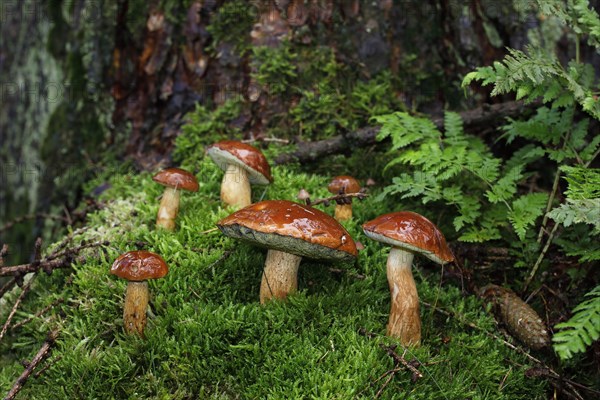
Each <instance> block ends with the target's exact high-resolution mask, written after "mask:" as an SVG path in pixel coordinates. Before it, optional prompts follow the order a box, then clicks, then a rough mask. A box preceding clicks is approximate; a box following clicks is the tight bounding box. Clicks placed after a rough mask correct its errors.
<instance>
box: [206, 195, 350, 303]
mask: <svg viewBox="0 0 600 400" xmlns="http://www.w3.org/2000/svg"><path fill="white" fill-rule="evenodd" d="M217 226H218V227H219V229H220V230H221V231H222V232H223V234H225V236H229V237H232V238H235V239H241V240H244V241H246V242H250V243H252V244H255V245H258V246H262V247H266V248H267V249H269V250H268V252H267V259H266V261H265V267H264V271H263V276H262V281H261V285H260V302H261V304H264V303H266V302H267V301H268V300H270V299H271V298H280V299H284V298H286V297H287V295H288V294H290V293H293V292H295V291H296V290H297V288H298V267H299V265H300V261H301V260H302V257H308V258H313V259H318V260H330V261H351V260H353V259H355V258H356V256H357V250H356V245H355V244H354V240H353V239H352V237H350V234H349V233H348V232H347V231H346V230H345V229H344V227H343V226H341V225H340V224H339V223H338V222H337V221H336V220H335V219H333V218H332V217H331V216H329V215H327V214H325V213H324V212H322V211H320V210H317V209H315V208H312V207H310V206H305V205H301V204H298V203H294V202H291V201H287V200H265V201H261V202H259V203H256V204H252V205H250V206H248V207H246V208H243V209H241V210H239V211H236V212H234V213H233V214H231V215H230V216H228V217H226V218H224V219H222V220H221V221H219V222H217Z"/></svg>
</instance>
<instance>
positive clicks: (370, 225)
mask: <svg viewBox="0 0 600 400" xmlns="http://www.w3.org/2000/svg"><path fill="white" fill-rule="evenodd" d="M363 231H364V232H365V235H367V236H368V237H369V238H370V239H373V240H375V241H378V242H381V243H385V244H388V245H390V246H392V249H391V250H390V253H389V255H388V259H387V279H388V284H389V287H390V294H391V309H390V317H389V321H388V326H387V334H388V336H391V337H395V338H398V339H399V340H400V342H401V343H402V344H403V345H404V346H409V345H413V346H418V345H419V344H420V342H421V317H420V316H419V295H418V293H417V287H416V285H415V280H414V279H413V275H412V270H411V265H412V261H413V257H414V255H415V254H421V255H424V256H425V257H427V258H429V259H430V260H432V261H434V262H436V263H438V264H442V265H443V264H445V263H449V262H452V261H454V255H453V254H452V251H451V250H450V248H449V247H448V245H447V244H446V239H445V238H444V235H443V234H442V233H441V232H440V231H439V229H438V228H437V227H436V226H435V225H434V224H433V223H432V222H431V221H429V220H428V219H427V218H425V217H423V216H422V215H420V214H417V213H414V212H410V211H400V212H394V213H390V214H385V215H382V216H380V217H377V218H375V219H374V220H372V221H369V222H367V223H365V224H364V225H363Z"/></svg>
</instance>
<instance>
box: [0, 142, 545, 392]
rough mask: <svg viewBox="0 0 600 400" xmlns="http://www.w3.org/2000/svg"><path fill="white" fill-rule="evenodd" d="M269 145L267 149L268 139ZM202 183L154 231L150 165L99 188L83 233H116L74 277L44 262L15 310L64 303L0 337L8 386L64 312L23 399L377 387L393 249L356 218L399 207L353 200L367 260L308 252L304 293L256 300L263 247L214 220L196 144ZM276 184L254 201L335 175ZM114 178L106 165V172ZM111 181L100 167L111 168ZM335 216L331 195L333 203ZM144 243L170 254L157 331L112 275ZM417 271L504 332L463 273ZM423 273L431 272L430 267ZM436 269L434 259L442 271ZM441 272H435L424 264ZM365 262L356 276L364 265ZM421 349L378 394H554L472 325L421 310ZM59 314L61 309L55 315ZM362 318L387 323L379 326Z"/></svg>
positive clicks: (294, 177) (428, 286) (214, 189)
mask: <svg viewBox="0 0 600 400" xmlns="http://www.w3.org/2000/svg"><path fill="white" fill-rule="evenodd" d="M268 154H269V152H268ZM195 170H196V175H197V176H198V177H199V178H200V190H199V192H198V193H194V194H188V193H184V194H183V196H182V200H181V201H182V202H181V209H180V213H179V216H178V224H177V230H176V231H175V232H172V233H171V232H165V231H159V230H156V229H155V228H154V220H155V216H156V211H157V208H158V196H159V195H160V194H161V192H162V187H161V186H160V185H157V184H156V183H154V182H153V181H152V180H151V174H149V173H144V174H141V175H133V174H131V173H127V172H126V171H123V173H120V174H112V177H111V178H110V183H111V185H112V188H111V189H110V190H109V191H107V192H105V193H104V194H103V195H102V198H103V199H104V200H107V201H109V203H108V205H107V207H105V208H104V209H103V210H101V211H99V212H98V213H97V214H94V215H92V216H91V218H90V222H89V228H88V229H86V230H85V231H83V232H81V233H77V234H75V237H74V242H75V243H78V242H80V241H82V240H86V241H93V240H97V239H99V238H103V239H108V240H110V241H111V244H110V246H108V247H107V248H106V249H105V253H104V254H102V255H99V256H97V257H91V258H90V259H89V261H88V262H86V263H85V264H81V265H76V266H74V268H73V271H72V274H73V278H72V283H71V284H70V285H63V284H61V282H62V281H64V279H65V278H66V276H67V275H68V274H69V272H68V271H57V272H55V273H54V274H53V275H51V276H45V275H41V276H40V277H39V278H38V282H37V283H36V285H35V287H34V291H33V292H32V295H30V296H29V301H28V302H26V303H25V304H24V305H23V308H22V309H21V312H20V314H19V316H18V318H17V319H18V320H20V319H22V318H25V317H26V316H29V315H32V314H33V313H35V311H36V310H38V309H39V308H41V307H43V306H44V305H47V304H50V303H51V302H52V301H53V300H55V299H56V298H58V297H62V298H64V299H66V303H64V306H63V307H62V308H61V307H58V308H57V309H56V310H55V311H54V314H58V311H59V310H60V311H61V312H62V313H63V315H62V317H59V316H58V315H55V317H54V318H49V319H46V320H42V319H35V320H34V322H31V323H29V324H27V325H25V326H24V327H23V328H22V329H21V330H19V331H18V332H15V333H14V334H12V333H11V334H10V335H9V337H8V339H9V340H3V341H2V342H0V353H2V354H14V356H13V357H12V358H9V359H6V358H5V359H3V360H2V362H3V365H5V367H4V368H3V369H2V371H1V372H0V386H1V387H2V388H3V389H6V388H8V387H9V385H10V384H11V383H12V381H14V379H16V377H17V376H18V374H19V373H20V371H21V370H22V367H21V366H20V365H19V364H18V361H19V360H20V359H21V358H31V357H32V355H33V354H34V353H35V352H36V351H37V348H38V347H39V344H40V343H41V341H42V340H43V337H44V334H45V332H46V331H47V330H48V329H49V328H50V327H51V326H55V325H56V324H60V325H61V334H60V337H59V340H58V343H57V347H56V349H55V350H54V352H53V355H52V357H51V359H50V361H51V362H52V364H51V366H50V367H49V369H48V370H47V371H46V372H45V373H44V374H43V375H41V376H40V377H39V378H36V379H31V380H30V381H29V382H27V384H26V385H25V387H24V389H23V391H22V392H21V394H20V396H19V398H21V399H33V400H35V399H48V398H105V397H115V398H130V399H151V398H156V399H158V398H176V399H185V398H207V399H209V398H215V399H217V398H273V399H281V398H322V399H325V398H340V399H342V398H343V399H346V398H355V397H356V398H373V397H374V396H375V395H376V393H377V391H378V390H379V388H380V387H381V386H382V385H383V381H382V380H380V381H377V379H378V378H379V377H380V376H382V375H383V374H385V373H386V371H389V370H390V369H393V368H394V366H393V362H392V360H391V358H390V357H389V356H388V355H387V354H386V353H385V351H384V350H383V349H382V348H381V347H380V344H394V341H393V340H392V339H389V338H385V337H384V336H382V335H383V333H384V332H385V325H386V322H387V315H388V309H389V291H388V288H387V282H386V276H385V267H384V266H385V259H386V256H387V249H385V248H383V247H382V246H380V245H379V244H376V243H372V242H370V241H368V239H366V238H365V237H364V236H363V234H362V233H361V229H360V223H361V221H364V220H366V219H369V218H373V217H374V216H376V215H378V214H380V213H382V212H384V211H386V210H388V209H390V208H392V207H394V205H393V204H388V203H386V202H379V203H375V202H373V201H372V200H370V199H369V200H365V201H363V202H357V203H356V206H355V219H354V220H352V221H349V222H348V223H346V226H347V229H348V230H349V232H350V233H351V234H352V235H353V237H355V238H356V239H357V240H360V241H362V242H363V243H364V244H365V245H366V249H365V250H364V251H361V253H360V256H359V260H358V262H357V263H356V264H355V265H342V266H341V267H342V268H345V269H347V270H348V272H349V273H347V274H337V273H332V272H330V271H329V269H328V268H329V267H330V265H328V264H324V263H321V262H318V261H313V260H303V262H302V264H301V267H300V273H299V289H300V291H299V293H297V294H296V295H293V296H291V297H290V298H289V301H287V302H273V303H270V304H268V305H267V306H260V305H259V303H258V291H259V283H260V279H261V270H262V265H263V263H264V259H265V252H264V250H261V249H258V248H254V247H251V246H249V245H246V244H241V243H238V242H235V241H233V240H231V239H228V238H225V237H224V236H223V235H221V234H220V232H218V231H211V230H210V229H211V228H213V227H214V223H215V222H216V221H217V220H219V219H220V218H222V217H224V216H226V215H227V214H228V213H229V211H228V210H227V209H225V208H223V207H222V205H221V203H220V200H219V182H220V178H221V176H222V172H221V171H220V170H219V169H218V167H216V166H215V165H214V164H213V163H212V162H211V161H210V160H209V159H205V158H202V157H199V158H198V159H197V164H196V169H195ZM273 173H274V177H275V182H274V184H273V185H271V186H269V187H268V188H267V189H266V191H263V190H261V189H260V188H258V187H256V188H255V191H254V199H255V200H257V199H259V198H261V197H262V196H263V195H264V196H265V197H266V198H282V199H294V198H295V196H296V194H297V191H298V188H300V187H304V188H306V189H307V190H308V191H309V192H310V193H311V194H312V195H313V197H322V196H326V195H327V194H328V192H327V191H326V183H327V180H328V177H327V176H321V175H314V174H305V173H299V172H295V171H294V170H293V169H289V168H283V167H275V168H274V169H273ZM101 178H104V177H101ZM100 181H103V179H100ZM323 210H325V211H326V212H329V213H332V212H333V207H332V206H331V207H328V208H323ZM140 246H141V247H143V248H145V249H147V250H151V251H155V252H158V253H160V254H161V255H162V256H163V257H164V258H165V259H166V260H167V262H168V264H169V266H170V272H169V274H168V275H167V276H166V277H165V278H163V279H161V280H156V281H151V282H150V290H151V293H152V299H151V307H150V311H149V313H150V318H149V323H148V326H147V330H146V339H145V340H142V339H139V338H137V337H130V336H127V335H125V334H124V333H123V328H122V317H121V315H122V301H123V294H124V292H125V285H126V283H125V282H124V281H121V280H119V279H117V278H115V277H114V276H112V275H110V274H109V273H108V269H109V267H110V264H111V263H112V260H114V258H115V257H116V256H117V255H119V254H120V253H122V252H125V251H127V250H133V249H137V248H139V247H140ZM418 265H419V267H418V268H417V269H416V271H417V272H416V280H417V284H418V289H419V292H420V294H421V297H422V299H423V300H424V301H427V302H429V303H434V302H435V301H436V299H437V306H438V307H441V308H444V309H447V310H450V311H453V312H457V313H460V314H461V315H463V316H464V318H466V319H467V320H468V321H471V322H472V323H474V324H476V325H478V326H480V327H482V328H484V329H489V330H493V329H494V322H493V320H492V319H491V317H490V316H489V315H487V314H486V313H485V312H484V311H483V308H482V307H481V305H480V304H479V302H478V301H477V300H476V299H475V298H472V297H467V298H465V297H463V296H462V294H461V292H460V291H459V290H458V289H457V288H455V287H452V286H444V287H439V286H438V285H437V283H436V282H437V280H439V274H438V273H437V272H428V271H434V270H433V269H431V268H430V266H429V264H427V263H425V261H424V260H418ZM420 271H423V273H421V272H420ZM435 271H437V270H435ZM425 272H427V275H429V274H431V276H429V277H428V276H426V275H425ZM356 273H360V274H363V275H365V279H356V278H354V277H353V276H354V275H353V274H356ZM422 316H423V333H424V335H423V346H422V347H421V348H419V349H416V350H410V351H409V352H408V353H407V355H406V357H408V358H409V359H412V358H416V359H418V360H419V361H421V362H422V363H423V365H421V366H420V367H419V369H420V370H421V371H422V372H423V374H424V377H423V378H422V379H419V380H417V381H416V382H413V381H411V374H410V373H409V372H406V371H403V370H400V371H399V372H398V373H397V374H396V376H395V378H394V379H393V380H392V381H391V382H390V384H389V385H388V387H387V388H386V389H385V390H384V392H383V396H382V398H407V399H408V398H410V399H431V398H448V399H464V398H486V399H532V398H542V397H543V391H544V385H543V384H542V383H541V382H540V381H535V380H529V379H528V378H525V377H524V372H525V370H526V369H527V368H528V367H529V366H528V362H527V360H526V359H524V357H523V356H521V355H519V354H516V353H514V352H512V351H510V350H509V349H508V348H507V347H505V346H504V345H503V344H501V343H500V342H497V341H494V340H492V339H490V338H489V337H488V336H486V335H484V334H483V333H481V332H475V331H472V330H470V329H469V328H467V327H465V325H463V324H461V323H460V322H458V321H456V320H453V319H448V318H445V317H440V314H437V313H433V312H432V311H431V310H429V309H426V308H425V309H423V310H422ZM59 321H60V322H59ZM360 329H366V330H367V331H369V332H373V333H375V334H376V337H374V338H367V337H365V336H363V335H361V334H360V333H359V331H360Z"/></svg>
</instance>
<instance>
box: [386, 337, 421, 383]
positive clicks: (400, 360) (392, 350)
mask: <svg viewBox="0 0 600 400" xmlns="http://www.w3.org/2000/svg"><path fill="white" fill-rule="evenodd" d="M379 346H380V347H381V348H382V349H384V350H385V351H386V353H387V354H388V356H390V357H392V359H393V360H394V361H395V362H396V364H402V365H403V366H404V367H405V368H406V369H408V370H409V371H410V372H412V373H413V380H416V379H419V378H422V377H423V374H422V373H421V372H420V371H419V370H418V369H417V368H415V367H414V366H413V365H412V361H411V362H408V361H406V359H405V358H404V355H405V354H406V350H404V352H403V353H402V355H399V354H398V353H396V348H397V346H396V345H392V346H386V345H384V344H383V343H380V344H379Z"/></svg>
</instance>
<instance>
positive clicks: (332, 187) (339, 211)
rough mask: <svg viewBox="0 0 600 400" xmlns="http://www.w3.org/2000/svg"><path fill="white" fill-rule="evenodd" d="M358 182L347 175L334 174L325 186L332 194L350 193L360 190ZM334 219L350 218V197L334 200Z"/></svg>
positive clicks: (346, 219)
mask: <svg viewBox="0 0 600 400" xmlns="http://www.w3.org/2000/svg"><path fill="white" fill-rule="evenodd" d="M360 189H361V187H360V183H358V181H357V180H356V179H354V178H353V177H351V176H348V175H340V176H336V177H335V178H333V179H332V180H331V182H330V183H329V185H328V186H327V190H329V192H331V193H333V194H351V193H358V192H360ZM335 219H337V220H338V221H348V220H349V219H352V199H351V198H346V199H343V200H340V201H337V202H336V205H335Z"/></svg>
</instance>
